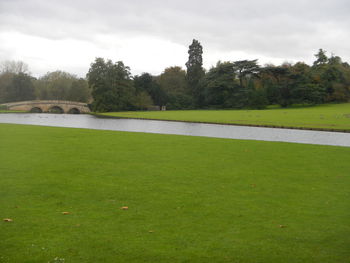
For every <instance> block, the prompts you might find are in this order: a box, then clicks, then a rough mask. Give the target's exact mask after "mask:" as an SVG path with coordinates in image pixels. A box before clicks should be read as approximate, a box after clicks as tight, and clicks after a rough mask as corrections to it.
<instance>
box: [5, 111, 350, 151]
mask: <svg viewBox="0 0 350 263" xmlns="http://www.w3.org/2000/svg"><path fill="white" fill-rule="evenodd" d="M0 123H13V124H30V125H42V126H56V127H72V128H87V129H97V130H113V131H128V132H146V133H162V134H178V135H189V136H205V137H216V138H228V139H244V140H262V141H279V142H295V143H308V144H322V145H336V146H347V147H350V133H341V132H323V131H305V130H292V129H275V128H260V127H259V128H258V127H246V126H230V125H219V124H201V123H188V122H171V121H152V120H132V119H103V118H97V117H94V116H91V115H84V114H81V115H70V114H43V113H40V114H35V113H33V114H29V113H25V114H23V113H6V114H0Z"/></svg>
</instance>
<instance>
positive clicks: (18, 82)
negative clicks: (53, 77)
mask: <svg viewBox="0 0 350 263" xmlns="http://www.w3.org/2000/svg"><path fill="white" fill-rule="evenodd" d="M2 77H4V82H3V83H4V85H5V86H3V87H2V89H3V94H4V97H3V99H2V100H3V102H13V101H25V100H33V99H35V93H34V85H33V82H32V81H33V78H32V77H31V76H29V75H27V74H25V73H18V74H13V73H5V74H3V75H2Z"/></svg>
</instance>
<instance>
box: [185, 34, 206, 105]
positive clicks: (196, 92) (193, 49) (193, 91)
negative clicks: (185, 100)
mask: <svg viewBox="0 0 350 263" xmlns="http://www.w3.org/2000/svg"><path fill="white" fill-rule="evenodd" d="M188 54H189V56H188V61H187V63H186V67H187V75H186V79H187V85H188V90H189V93H190V95H191V96H192V97H193V102H194V105H195V106H196V107H201V106H203V102H204V94H203V89H202V86H201V80H202V78H203V77H204V74H205V73H204V69H203V67H202V66H203V59H202V54H203V47H202V46H201V44H200V43H199V41H198V40H196V39H193V41H192V44H191V45H190V46H189V50H188Z"/></svg>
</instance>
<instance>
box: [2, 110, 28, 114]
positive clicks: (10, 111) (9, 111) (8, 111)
mask: <svg viewBox="0 0 350 263" xmlns="http://www.w3.org/2000/svg"><path fill="white" fill-rule="evenodd" d="M23 112H25V111H19V110H0V113H23Z"/></svg>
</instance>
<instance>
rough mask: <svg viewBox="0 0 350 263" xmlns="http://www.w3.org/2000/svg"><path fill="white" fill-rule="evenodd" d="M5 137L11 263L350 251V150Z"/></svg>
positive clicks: (6, 248)
mask: <svg viewBox="0 0 350 263" xmlns="http://www.w3.org/2000/svg"><path fill="white" fill-rule="evenodd" d="M0 138H6V139H4V140H2V142H1V151H0V163H1V165H0V175H1V180H0V194H1V198H2V201H1V217H2V218H1V219H3V218H9V219H13V222H0V223H1V224H2V226H1V228H0V235H1V240H0V251H1V255H0V256H1V261H2V262H25V261H28V260H29V261H33V262H34V261H35V262H52V261H54V260H55V258H56V259H60V260H61V259H64V260H65V262H115V261H116V260H117V261H118V262H145V261H147V262H155V261H157V262H185V261H188V262H201V263H202V262H235V261H240V262H261V263H273V262H276V263H277V262H286V263H289V262H290V263H292V262H293V263H294V262H296V261H298V262H310V263H313V262H314V263H316V262H330V263H332V262H334V263H336V262H345V261H346V260H347V259H348V258H349V256H350V252H349V250H348V248H349V244H350V238H349V237H350V229H349V224H348V218H349V217H350V212H349V209H348V203H349V198H348V195H347V193H348V189H349V187H350V180H349V177H348V176H347V175H348V171H349V170H350V163H349V158H348V157H349V155H350V148H346V147H332V146H319V145H303V144H291V143H276V142H257V141H241V140H227V139H216V138H204V137H190V136H174V135H159V134H145V133H128V132H114V131H98V130H88V129H69V128H56V127H39V126H28V125H8V124H0ZM121 207H128V209H126V208H125V209H121ZM63 212H67V213H63Z"/></svg>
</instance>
